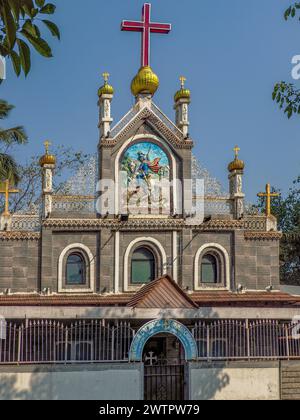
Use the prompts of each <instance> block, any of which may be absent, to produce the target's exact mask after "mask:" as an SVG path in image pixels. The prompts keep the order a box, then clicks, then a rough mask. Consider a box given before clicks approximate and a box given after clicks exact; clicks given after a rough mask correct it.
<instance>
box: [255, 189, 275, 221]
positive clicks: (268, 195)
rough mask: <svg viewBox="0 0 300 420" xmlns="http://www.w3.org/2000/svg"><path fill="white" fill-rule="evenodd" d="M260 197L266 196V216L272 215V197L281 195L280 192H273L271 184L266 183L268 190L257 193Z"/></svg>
mask: <svg viewBox="0 0 300 420" xmlns="http://www.w3.org/2000/svg"><path fill="white" fill-rule="evenodd" d="M257 196H258V197H263V198H266V216H267V217H270V216H271V199H272V198H275V197H279V196H280V194H278V193H271V185H270V184H267V185H266V192H265V193H259V194H257Z"/></svg>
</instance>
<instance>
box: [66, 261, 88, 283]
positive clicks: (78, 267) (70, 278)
mask: <svg viewBox="0 0 300 420" xmlns="http://www.w3.org/2000/svg"><path fill="white" fill-rule="evenodd" d="M85 283H86V263H85V259H84V257H83V256H82V255H81V254H79V253H74V254H71V255H69V257H68V259H67V266H66V285H67V286H78V285H84V284H85Z"/></svg>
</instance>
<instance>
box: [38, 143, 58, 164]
mask: <svg viewBox="0 0 300 420" xmlns="http://www.w3.org/2000/svg"><path fill="white" fill-rule="evenodd" d="M44 145H45V148H46V153H45V154H44V156H42V157H41V158H40V166H41V167H43V166H45V165H55V164H56V157H55V156H54V155H50V154H49V146H50V145H51V143H50V142H49V141H45V143H44Z"/></svg>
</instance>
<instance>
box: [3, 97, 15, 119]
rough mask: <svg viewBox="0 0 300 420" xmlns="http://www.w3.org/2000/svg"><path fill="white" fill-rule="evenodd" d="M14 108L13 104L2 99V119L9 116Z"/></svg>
mask: <svg viewBox="0 0 300 420" xmlns="http://www.w3.org/2000/svg"><path fill="white" fill-rule="evenodd" d="M12 109H14V106H13V105H10V104H9V103H8V102H6V101H4V100H3V99H0V120H3V119H4V118H7V117H8V115H9V113H10V111H11V110H12Z"/></svg>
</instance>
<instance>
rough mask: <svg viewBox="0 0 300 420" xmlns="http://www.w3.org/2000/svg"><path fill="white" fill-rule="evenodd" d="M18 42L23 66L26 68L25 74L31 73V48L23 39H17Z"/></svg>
mask: <svg viewBox="0 0 300 420" xmlns="http://www.w3.org/2000/svg"><path fill="white" fill-rule="evenodd" d="M17 44H18V47H19V54H20V59H21V66H22V68H23V70H24V73H25V76H27V74H28V73H29V71H30V69H31V53H30V48H29V47H28V45H27V44H26V42H24V41H23V40H22V39H18V40H17Z"/></svg>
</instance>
